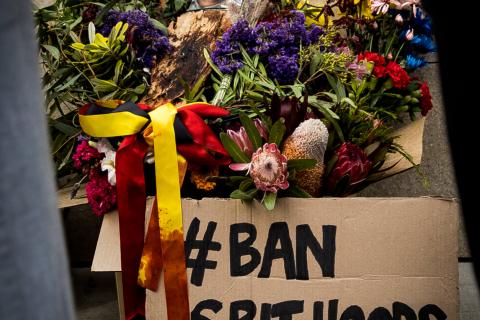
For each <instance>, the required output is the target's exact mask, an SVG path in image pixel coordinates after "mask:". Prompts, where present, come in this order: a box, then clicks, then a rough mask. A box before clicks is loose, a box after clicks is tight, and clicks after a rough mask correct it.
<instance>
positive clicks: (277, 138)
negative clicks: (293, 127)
mask: <svg viewBox="0 0 480 320" xmlns="http://www.w3.org/2000/svg"><path fill="white" fill-rule="evenodd" d="M286 130H287V128H286V127H285V124H284V123H283V121H282V119H278V120H277V121H275V123H274V124H273V125H272V128H271V129H270V134H269V135H268V142H269V143H275V144H276V145H277V146H280V145H281V143H282V141H283V136H284V135H285V131H286Z"/></svg>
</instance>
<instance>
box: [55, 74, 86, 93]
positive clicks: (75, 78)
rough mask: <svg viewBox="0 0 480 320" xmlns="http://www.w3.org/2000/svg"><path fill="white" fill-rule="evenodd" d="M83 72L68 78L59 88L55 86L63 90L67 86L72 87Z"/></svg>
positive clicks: (58, 89)
mask: <svg viewBox="0 0 480 320" xmlns="http://www.w3.org/2000/svg"><path fill="white" fill-rule="evenodd" d="M80 76H81V74H77V75H75V76H74V77H72V78H70V80H68V81H67V82H66V83H65V84H63V85H62V86H60V87H58V88H55V90H57V91H62V90H65V89H66V88H69V87H71V86H72V85H73V84H74V83H75V82H76V81H77V80H78V78H80Z"/></svg>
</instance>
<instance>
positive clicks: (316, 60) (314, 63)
mask: <svg viewBox="0 0 480 320" xmlns="http://www.w3.org/2000/svg"><path fill="white" fill-rule="evenodd" d="M320 59H321V53H320V52H318V53H315V54H314V55H313V56H312V59H311V60H310V75H311V76H312V75H313V74H314V73H315V72H317V69H318V65H319V64H320Z"/></svg>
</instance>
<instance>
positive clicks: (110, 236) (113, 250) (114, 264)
mask: <svg viewBox="0 0 480 320" xmlns="http://www.w3.org/2000/svg"><path fill="white" fill-rule="evenodd" d="M289 200H290V198H282V199H279V201H289ZM291 200H294V201H308V202H311V201H317V202H322V201H338V202H339V205H340V204H342V205H352V206H355V204H356V203H359V202H364V201H370V202H372V203H374V202H378V201H415V200H419V201H425V200H434V201H443V202H444V203H445V205H446V206H452V209H451V210H456V211H457V219H456V220H457V225H458V220H459V215H460V210H459V205H458V201H457V200H456V199H448V198H441V197H416V198H405V197H398V198H362V197H358V198H357V197H355V198H310V199H298V198H291ZM183 201H197V202H204V203H205V202H209V201H237V202H238V204H239V205H240V200H234V199H224V198H221V199H219V198H204V199H203V200H192V199H183ZM252 207H253V206H252ZM147 208H151V200H149V202H148V205H147ZM149 211H150V210H149V209H147V216H148V215H149ZM146 221H148V219H146ZM457 230H458V226H457ZM455 241H457V243H458V239H457V238H455ZM457 247H458V246H457ZM457 256H458V252H457ZM91 270H92V271H94V272H106V271H115V272H119V271H121V263H120V235H119V226H118V213H117V212H116V211H114V212H111V213H108V214H106V215H105V216H104V218H103V224H102V228H101V230H100V235H99V237H98V242H97V248H96V250H95V256H94V257H93V263H92V269H91Z"/></svg>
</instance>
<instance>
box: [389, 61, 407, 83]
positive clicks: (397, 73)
mask: <svg viewBox="0 0 480 320" xmlns="http://www.w3.org/2000/svg"><path fill="white" fill-rule="evenodd" d="M386 71H387V74H388V75H389V76H390V78H391V79H392V84H393V87H394V88H397V89H405V88H407V86H408V85H409V84H410V76H409V75H408V73H407V72H406V71H405V70H404V69H403V68H402V67H401V66H400V65H399V64H398V63H396V62H393V61H390V62H389V63H388V64H387V68H386Z"/></svg>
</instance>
